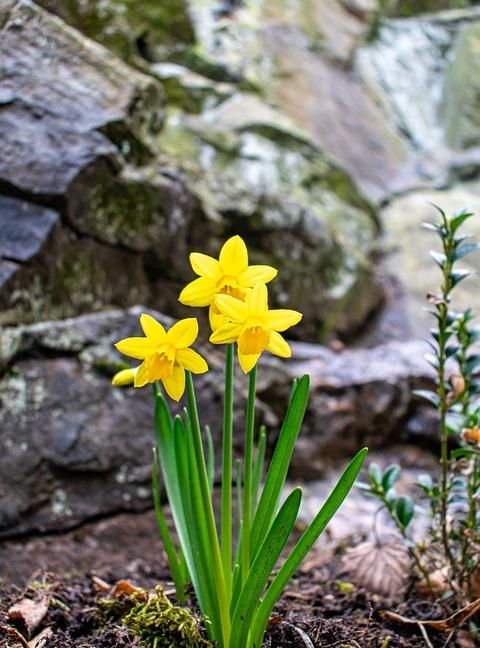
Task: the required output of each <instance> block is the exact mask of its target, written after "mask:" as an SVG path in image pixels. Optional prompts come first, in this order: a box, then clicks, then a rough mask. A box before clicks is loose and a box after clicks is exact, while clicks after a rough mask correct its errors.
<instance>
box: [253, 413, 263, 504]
mask: <svg viewBox="0 0 480 648" xmlns="http://www.w3.org/2000/svg"><path fill="white" fill-rule="evenodd" d="M266 448H267V431H266V429H265V426H264V425H262V426H261V428H260V432H259V434H258V445H257V452H256V455H255V463H254V466H253V482H252V510H253V511H254V510H255V507H256V506H257V503H258V496H259V491H260V484H261V482H262V476H263V468H264V464H265V451H266Z"/></svg>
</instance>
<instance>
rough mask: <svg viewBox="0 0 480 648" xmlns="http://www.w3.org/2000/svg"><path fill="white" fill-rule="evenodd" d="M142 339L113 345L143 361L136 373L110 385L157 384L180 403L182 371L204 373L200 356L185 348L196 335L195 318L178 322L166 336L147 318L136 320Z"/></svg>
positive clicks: (128, 372)
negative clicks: (156, 382) (161, 385)
mask: <svg viewBox="0 0 480 648" xmlns="http://www.w3.org/2000/svg"><path fill="white" fill-rule="evenodd" d="M140 324H141V326H142V329H143V332H144V333H145V337H131V338H126V339H124V340H121V341H120V342H117V344H116V345H115V346H116V348H117V349H118V350H119V351H120V353H123V354H125V355H127V356H130V357H131V358H136V359H137V360H143V362H142V364H141V365H140V366H139V367H137V368H136V369H126V370H124V372H119V373H118V374H117V375H116V376H114V381H116V382H114V384H128V383H127V382H125V381H129V382H132V380H131V379H132V377H133V384H134V385H135V387H143V386H144V385H146V384H147V383H153V382H155V381H156V380H161V381H162V383H163V386H164V387H165V391H166V392H167V394H168V395H169V396H170V398H173V400H176V401H178V400H180V398H181V397H182V395H183V392H184V391H185V369H187V370H188V371H191V372H192V373H196V374H201V373H205V372H206V371H208V365H207V363H206V362H205V360H204V359H203V358H202V356H201V355H200V354H198V353H197V352H196V351H194V350H193V349H190V348H189V347H190V346H191V345H192V344H193V343H194V342H195V340H196V339H197V335H198V322H197V320H196V318H195V317H191V318H188V319H183V320H180V321H178V322H177V323H176V324H174V325H173V326H172V328H171V329H170V330H169V331H168V332H167V331H166V330H165V329H164V328H163V326H162V325H161V324H160V322H157V320H156V319H155V318H153V317H152V316H151V315H147V314H145V313H144V314H143V315H142V316H141V317H140Z"/></svg>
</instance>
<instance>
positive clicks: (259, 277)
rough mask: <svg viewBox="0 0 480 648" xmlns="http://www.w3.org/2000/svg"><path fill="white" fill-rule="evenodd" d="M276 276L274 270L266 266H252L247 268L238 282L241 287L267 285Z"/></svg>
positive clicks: (275, 270)
mask: <svg viewBox="0 0 480 648" xmlns="http://www.w3.org/2000/svg"><path fill="white" fill-rule="evenodd" d="M277 274H278V270H277V269H276V268H272V266H267V265H252V266H248V268H246V269H245V270H244V271H243V272H242V273H241V275H240V276H239V277H238V281H239V283H240V284H241V285H242V286H249V287H253V286H254V285H255V284H257V283H265V284H266V283H268V282H269V281H272V279H275V277H276V276H277Z"/></svg>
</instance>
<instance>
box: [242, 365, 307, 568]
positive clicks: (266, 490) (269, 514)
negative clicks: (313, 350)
mask: <svg viewBox="0 0 480 648" xmlns="http://www.w3.org/2000/svg"><path fill="white" fill-rule="evenodd" d="M309 385H310V379H309V376H306V375H305V376H303V377H302V378H301V379H300V380H299V381H298V384H297V386H296V387H295V391H294V393H293V395H292V398H291V400H290V404H289V406H288V410H287V414H286V416H285V420H284V422H283V425H282V429H281V430H280V435H279V437H278V441H277V445H276V447H275V452H274V453H273V457H272V461H271V463H270V467H269V469H268V473H267V477H266V479H265V485H264V487H263V491H262V494H261V496H260V501H259V503H258V507H257V511H256V513H255V517H254V519H253V523H252V530H251V536H250V538H251V542H250V551H251V555H252V558H253V557H254V556H255V554H256V552H257V550H258V548H259V546H260V543H261V542H262V540H263V538H264V537H265V536H266V534H267V531H268V529H269V528H270V525H271V523H272V520H273V517H274V516H275V512H276V510H277V506H278V502H279V500H280V495H281V493H282V489H283V485H284V484H285V479H286V477H287V471H288V468H289V466H290V461H291V458H292V454H293V449H294V447H295V443H296V441H297V437H298V433H299V432H300V428H301V426H302V423H303V418H304V416H305V411H306V409H307V402H308V392H309Z"/></svg>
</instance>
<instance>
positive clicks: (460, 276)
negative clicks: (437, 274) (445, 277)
mask: <svg viewBox="0 0 480 648" xmlns="http://www.w3.org/2000/svg"><path fill="white" fill-rule="evenodd" d="M471 274H472V273H471V272H470V270H452V271H451V272H450V280H451V282H452V287H453V286H456V285H457V284H459V283H460V282H461V281H463V280H464V279H466V278H467V277H469V276H470V275H471Z"/></svg>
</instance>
